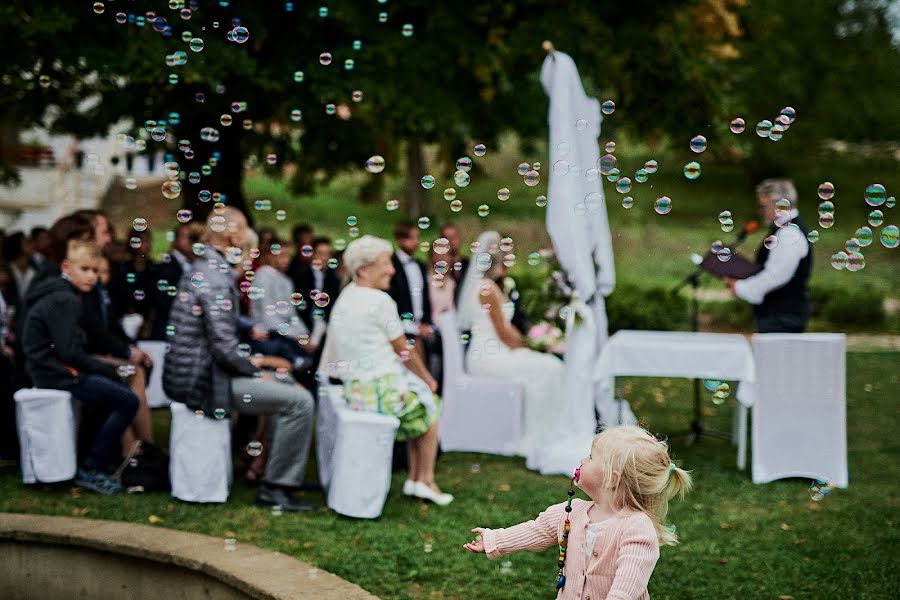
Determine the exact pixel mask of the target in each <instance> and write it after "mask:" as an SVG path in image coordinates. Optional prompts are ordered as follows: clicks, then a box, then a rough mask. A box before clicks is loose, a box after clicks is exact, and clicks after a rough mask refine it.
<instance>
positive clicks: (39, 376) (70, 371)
mask: <svg viewBox="0 0 900 600" xmlns="http://www.w3.org/2000/svg"><path fill="white" fill-rule="evenodd" d="M99 261H100V250H99V249H98V248H97V246H96V245H94V243H93V242H88V241H83V240H72V241H70V242H69V245H68V248H67V251H66V256H65V259H64V260H63V261H62V264H61V265H60V267H61V271H62V273H61V275H60V276H58V277H50V278H48V279H46V280H44V281H42V282H40V283H39V284H37V285H35V286H32V288H30V289H29V291H28V295H27V297H26V299H25V300H26V303H27V305H28V306H29V311H28V316H27V318H26V321H25V328H24V332H23V342H22V345H23V348H24V353H25V368H26V369H27V370H28V373H29V375H30V376H31V378H32V380H33V381H34V385H35V386H36V387H41V388H50V389H57V390H66V391H68V392H71V393H72V395H73V396H74V397H75V398H77V399H78V400H80V401H81V402H82V403H83V404H85V405H90V406H92V407H97V408H99V409H101V410H103V411H105V412H108V413H109V417H108V418H107V419H106V421H105V422H104V424H103V426H102V428H101V429H100V432H99V433H98V434H97V437H96V438H95V439H94V441H93V444H92V445H91V449H90V451H89V453H88V455H87V457H86V458H85V460H84V462H83V467H82V468H79V469H78V474H77V475H76V478H75V483H77V484H78V485H80V486H82V487H85V488H88V489H90V490H93V491H95V492H98V493H101V494H105V495H112V494H117V493H120V492H121V491H122V486H121V484H120V483H119V482H117V481H115V480H113V479H112V478H110V477H109V476H108V475H107V474H106V473H105V469H106V467H107V466H109V465H110V464H111V463H114V462H115V459H116V458H117V456H118V451H119V447H120V446H119V438H120V437H121V436H122V433H123V432H124V431H125V429H126V428H127V427H128V426H129V425H130V424H131V422H132V421H133V420H134V416H135V414H136V413H137V410H138V398H137V396H135V395H134V393H133V392H132V391H131V390H130V389H128V387H127V386H126V385H124V384H122V383H121V380H120V378H119V376H118V374H117V372H116V368H115V367H113V366H112V365H109V364H107V363H104V362H102V361H100V360H97V359H96V358H94V357H92V356H91V355H90V354H88V352H87V351H86V350H85V341H84V333H83V332H82V330H81V329H80V327H79V321H80V320H81V310H82V308H81V306H82V304H81V297H80V296H81V294H85V293H88V292H90V291H91V290H93V289H94V286H96V285H97V276H98V275H97V273H98V268H99Z"/></svg>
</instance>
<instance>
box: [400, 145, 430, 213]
mask: <svg viewBox="0 0 900 600" xmlns="http://www.w3.org/2000/svg"><path fill="white" fill-rule="evenodd" d="M423 175H425V156H424V154H423V152H422V144H421V142H419V140H407V141H406V172H405V173H404V179H405V180H406V185H405V186H404V187H405V191H404V195H405V197H406V214H407V216H408V217H409V218H411V219H418V218H419V217H424V216H427V215H428V214H429V206H428V196H427V195H426V193H425V189H424V188H423V187H422V176H423Z"/></svg>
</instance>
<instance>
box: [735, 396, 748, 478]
mask: <svg viewBox="0 0 900 600" xmlns="http://www.w3.org/2000/svg"><path fill="white" fill-rule="evenodd" d="M737 410H738V427H737V437H738V443H737V446H738V457H737V467H738V470H739V471H743V470H745V469H746V468H747V418H748V415H749V413H750V409H748V408H747V407H746V406H744V405H743V404H741V403H738V406H737Z"/></svg>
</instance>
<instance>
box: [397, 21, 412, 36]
mask: <svg viewBox="0 0 900 600" xmlns="http://www.w3.org/2000/svg"><path fill="white" fill-rule="evenodd" d="M413 32H414V29H413V26H412V24H411V23H406V24H405V25H404V26H403V28H402V29H401V30H400V33H402V34H403V37H412V35H413Z"/></svg>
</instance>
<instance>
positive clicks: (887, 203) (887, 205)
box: [884, 196, 897, 208]
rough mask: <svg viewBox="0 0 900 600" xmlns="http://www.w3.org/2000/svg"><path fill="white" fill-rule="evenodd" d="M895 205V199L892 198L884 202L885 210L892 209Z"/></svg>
mask: <svg viewBox="0 0 900 600" xmlns="http://www.w3.org/2000/svg"><path fill="white" fill-rule="evenodd" d="M896 204H897V199H896V198H895V197H893V196H888V198H887V200H885V201H884V206H885V208H894V206H895V205H896Z"/></svg>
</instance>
